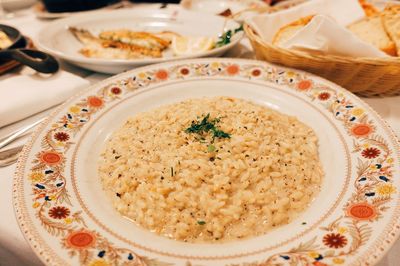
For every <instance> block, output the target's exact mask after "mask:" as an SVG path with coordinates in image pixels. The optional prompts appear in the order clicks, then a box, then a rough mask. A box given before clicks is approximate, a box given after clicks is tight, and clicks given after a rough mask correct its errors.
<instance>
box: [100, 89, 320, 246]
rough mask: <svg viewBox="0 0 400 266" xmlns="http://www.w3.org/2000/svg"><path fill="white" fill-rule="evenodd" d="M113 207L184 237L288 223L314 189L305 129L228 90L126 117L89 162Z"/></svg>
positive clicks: (225, 235)
mask: <svg viewBox="0 0 400 266" xmlns="http://www.w3.org/2000/svg"><path fill="white" fill-rule="evenodd" d="M98 171H99V177H100V179H101V181H102V184H103V189H104V190H105V191H106V192H107V194H108V195H109V196H110V197H111V199H112V201H113V205H114V207H115V208H116V209H117V210H118V212H120V213H121V215H123V216H125V217H127V218H129V219H130V220H132V221H134V222H135V223H136V224H138V225H139V226H141V227H143V228H146V229H148V230H150V231H152V232H154V233H157V234H160V235H163V236H166V237H169V238H172V239H176V240H181V241H187V242H222V241H231V240H237V239H243V238H248V237H252V236H257V235H261V234H265V233H266V232H268V231H269V230H271V229H274V228H276V227H279V226H281V225H284V224H287V223H290V222H291V221H292V220H293V219H294V218H296V217H297V216H298V215H299V214H300V213H302V212H303V211H304V210H305V209H306V208H307V207H308V206H309V204H310V203H311V201H312V200H313V198H314V197H315V196H316V194H317V193H318V191H319V190H320V186H321V182H322V179H323V175H324V174H323V170H322V167H321V163H320V158H319V155H318V138H317V136H316V135H315V133H314V131H313V130H312V129H311V128H310V127H308V126H307V125H305V124H303V123H302V122H300V121H299V120H298V119H297V118H296V117H293V116H288V115H285V114H282V113H279V112H277V111H274V110H272V109H269V108H266V107H264V106H262V105H258V104H256V103H253V102H251V101H247V100H242V99H238V98H232V97H212V98H199V99H188V100H185V101H182V102H179V103H174V104H170V105H166V106H162V107H159V108H156V109H153V110H150V111H147V112H143V113H139V114H137V115H135V116H133V117H131V118H129V119H128V120H127V121H126V122H125V124H124V125H123V126H122V127H121V128H119V129H118V130H116V131H115V132H114V133H113V134H112V136H111V137H110V138H109V139H108V141H107V143H106V145H105V148H104V150H103V152H102V154H101V158H100V161H99V168H98Z"/></svg>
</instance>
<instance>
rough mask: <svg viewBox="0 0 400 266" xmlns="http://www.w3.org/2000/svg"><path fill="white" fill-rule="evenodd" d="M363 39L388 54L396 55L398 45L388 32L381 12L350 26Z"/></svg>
mask: <svg viewBox="0 0 400 266" xmlns="http://www.w3.org/2000/svg"><path fill="white" fill-rule="evenodd" d="M348 29H349V30H350V31H351V32H353V33H354V34H355V35H357V36H358V37H359V38H360V39H361V40H363V41H364V42H367V43H369V44H372V45H373V46H375V47H377V48H379V49H380V50H381V51H383V52H385V53H387V54H388V55H392V56H396V54H397V52H396V45H395V43H394V42H393V41H392V39H391V38H390V37H389V35H388V34H387V33H386V31H385V29H384V27H383V23H382V18H381V15H380V14H377V15H373V16H370V17H365V18H363V19H362V20H360V21H357V22H355V23H353V24H351V25H349V26H348Z"/></svg>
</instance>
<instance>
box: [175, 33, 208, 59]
mask: <svg viewBox="0 0 400 266" xmlns="http://www.w3.org/2000/svg"><path fill="white" fill-rule="evenodd" d="M214 47H215V41H214V38H211V37H186V36H174V37H173V39H172V45H171V48H172V51H173V52H174V55H190V54H194V53H200V52H205V51H208V50H211V49H213V48H214Z"/></svg>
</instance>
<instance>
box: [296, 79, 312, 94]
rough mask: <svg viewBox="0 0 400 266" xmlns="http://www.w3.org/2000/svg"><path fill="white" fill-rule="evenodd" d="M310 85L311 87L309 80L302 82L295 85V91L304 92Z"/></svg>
mask: <svg viewBox="0 0 400 266" xmlns="http://www.w3.org/2000/svg"><path fill="white" fill-rule="evenodd" d="M311 85H312V82H311V80H302V81H300V82H299V83H297V89H299V90H301V91H305V90H308V89H309V88H311Z"/></svg>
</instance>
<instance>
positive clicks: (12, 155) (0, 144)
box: [0, 117, 46, 168]
mask: <svg viewBox="0 0 400 266" xmlns="http://www.w3.org/2000/svg"><path fill="white" fill-rule="evenodd" d="M45 119H46V117H43V118H41V119H39V120H37V121H35V122H33V123H31V124H29V125H27V126H24V127H22V128H19V129H17V130H15V131H13V132H11V133H10V134H8V135H6V136H5V137H3V138H2V139H0V149H1V148H4V147H6V146H7V145H9V144H10V143H12V142H14V141H15V140H17V139H18V138H20V137H22V136H24V135H26V134H27V133H28V132H29V130H30V129H32V128H34V127H36V126H37V125H39V124H40V123H42V122H43V121H44V120H45ZM23 147H24V146H23V145H20V146H17V147H15V148H11V149H7V150H4V151H0V168H1V167H5V166H8V165H11V164H13V163H15V162H16V161H17V160H18V156H19V153H20V152H21V150H22V148H23Z"/></svg>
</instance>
